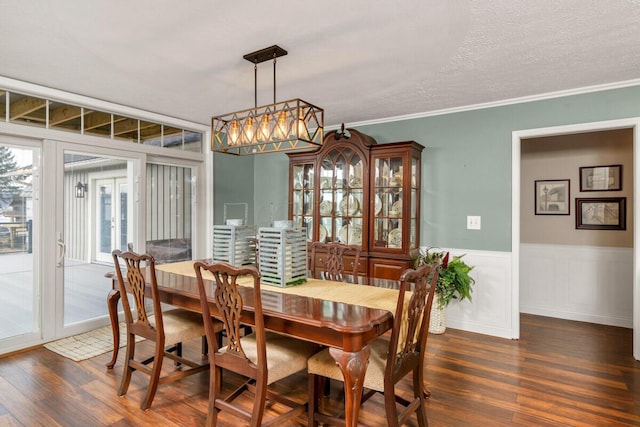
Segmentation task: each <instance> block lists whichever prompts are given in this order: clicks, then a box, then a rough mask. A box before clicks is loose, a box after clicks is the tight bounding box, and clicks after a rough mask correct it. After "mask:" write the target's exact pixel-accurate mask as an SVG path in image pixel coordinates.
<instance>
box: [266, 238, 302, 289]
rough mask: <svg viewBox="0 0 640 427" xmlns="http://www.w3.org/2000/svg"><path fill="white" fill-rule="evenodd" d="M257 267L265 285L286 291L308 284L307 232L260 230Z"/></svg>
mask: <svg viewBox="0 0 640 427" xmlns="http://www.w3.org/2000/svg"><path fill="white" fill-rule="evenodd" d="M258 265H259V269H260V274H261V276H262V278H261V283H263V284H266V285H273V286H279V287H286V286H292V285H296V284H299V283H300V282H301V281H304V280H306V279H307V231H306V229H305V228H272V227H260V228H259V229H258Z"/></svg>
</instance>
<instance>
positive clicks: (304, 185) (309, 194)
mask: <svg viewBox="0 0 640 427" xmlns="http://www.w3.org/2000/svg"><path fill="white" fill-rule="evenodd" d="M313 192H314V190H313V165H312V164H303V165H294V166H293V191H292V194H293V207H292V210H293V212H292V216H291V219H292V220H293V226H294V227H305V228H306V229H307V240H308V241H309V242H311V241H313Z"/></svg>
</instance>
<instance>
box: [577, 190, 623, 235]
mask: <svg viewBox="0 0 640 427" xmlns="http://www.w3.org/2000/svg"><path fill="white" fill-rule="evenodd" d="M626 213H627V198H626V197H598V198H592V199H576V228H577V229H585V230H626V228H627V222H626V218H627V217H626Z"/></svg>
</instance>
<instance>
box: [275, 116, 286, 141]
mask: <svg viewBox="0 0 640 427" xmlns="http://www.w3.org/2000/svg"><path fill="white" fill-rule="evenodd" d="M273 131H274V134H275V136H276V138H277V139H285V138H286V137H287V135H288V134H289V132H287V115H286V114H285V112H284V111H281V112H280V114H278V121H277V122H276V127H275V129H274V130H273Z"/></svg>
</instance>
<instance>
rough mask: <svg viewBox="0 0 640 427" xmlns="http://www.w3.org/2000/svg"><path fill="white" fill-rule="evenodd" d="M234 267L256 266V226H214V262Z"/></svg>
mask: <svg viewBox="0 0 640 427" xmlns="http://www.w3.org/2000/svg"><path fill="white" fill-rule="evenodd" d="M220 261H222V262H228V263H229V264H231V265H233V266H234V267H242V266H245V265H256V226H255V225H214V226H213V262H220Z"/></svg>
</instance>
